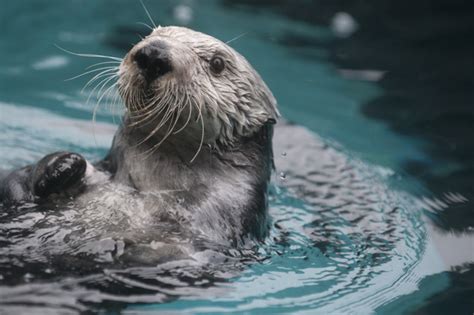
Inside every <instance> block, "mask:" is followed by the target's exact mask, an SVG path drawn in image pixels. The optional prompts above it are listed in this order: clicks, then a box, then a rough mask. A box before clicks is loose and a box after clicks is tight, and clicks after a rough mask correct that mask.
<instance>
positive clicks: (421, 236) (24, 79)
mask: <svg viewBox="0 0 474 315" xmlns="http://www.w3.org/2000/svg"><path fill="white" fill-rule="evenodd" d="M149 2H150V3H148V2H146V4H147V6H148V7H149V9H150V11H151V12H152V14H153V16H154V18H155V20H156V21H157V23H161V24H186V25H189V26H191V27H193V28H196V29H198V30H201V31H204V32H207V33H210V34H212V35H214V36H217V37H219V38H221V39H223V40H231V39H235V40H234V41H233V42H232V45H233V46H234V47H235V48H236V49H237V50H239V51H241V52H242V53H243V54H244V55H245V56H246V57H248V59H249V60H250V61H251V62H252V63H253V64H255V66H256V68H257V69H258V70H259V71H260V72H261V74H262V75H263V77H264V78H265V79H266V81H267V83H268V84H269V86H270V87H271V88H272V90H273V91H274V92H275V94H276V96H277V99H278V100H279V102H280V107H281V109H282V112H283V113H284V114H285V116H286V117H288V118H290V119H291V120H293V121H295V122H297V123H299V124H304V125H306V126H307V127H309V128H310V129H311V130H312V131H313V132H316V133H319V134H320V135H321V138H320V137H318V136H315V135H314V133H313V132H310V131H308V130H306V129H303V128H300V127H297V126H293V125H288V124H281V125H280V126H279V128H278V130H277V131H276V134H275V138H276V139H275V158H276V165H277V170H276V173H275V176H274V178H273V186H272V191H271V193H272V194H271V197H270V213H271V216H272V222H273V225H272V230H271V236H270V237H269V238H268V239H267V241H266V242H265V244H261V246H258V247H257V248H253V249H252V250H248V251H235V250H230V249H228V248H209V249H208V250H206V251H202V252H199V253H196V255H195V256H193V259H183V260H179V261H173V262H167V263H160V264H159V262H156V261H154V262H153V263H152V265H151V266H150V265H149V264H146V263H144V260H143V259H142V260H141V262H139V263H137V261H136V260H135V261H134V262H132V261H130V260H129V259H126V258H127V257H140V256H141V255H142V257H143V256H144V257H148V258H150V257H153V255H154V252H153V248H154V247H156V242H155V243H154V241H156V240H157V239H159V238H160V237H161V236H160V234H159V233H158V234H153V233H151V234H148V233H146V234H147V237H145V238H143V239H141V241H140V243H139V244H130V243H127V242H126V241H125V240H123V239H120V238H102V237H101V236H100V235H94V234H87V233H84V232H87V231H81V230H80V226H79V225H77V224H75V223H77V222H76V221H75V220H74V218H75V216H77V215H84V214H83V213H79V212H78V210H79V209H78V208H75V207H70V208H69V209H67V211H64V209H63V211H60V212H55V211H45V209H41V211H37V210H38V209H36V208H25V209H20V212H17V213H14V214H8V213H6V212H4V211H3V212H2V211H0V308H1V310H2V311H5V312H7V313H13V314H14V313H19V312H21V311H25V312H28V313H34V312H36V313H39V312H41V313H45V312H48V311H49V312H52V313H54V312H56V313H57V312H58V311H63V312H65V313H68V312H69V313H74V312H85V311H87V310H98V309H108V310H111V311H119V310H128V311H130V312H136V313H139V312H148V311H149V312H151V313H153V312H156V311H157V310H161V311H170V312H173V311H183V310H186V311H189V312H193V313H212V312H215V313H222V312H227V311H235V310H236V311H240V312H245V311H248V312H252V311H253V312H256V313H263V312H267V313H273V312H275V311H287V312H296V311H305V312H311V313H314V312H315V310H317V312H318V313H321V314H326V313H328V312H333V313H362V314H367V313H371V312H376V313H381V314H392V313H410V312H416V313H420V314H424V313H425V314H445V313H449V312H456V313H471V312H472V310H473V309H474V306H473V305H472V302H471V299H470V297H472V295H473V288H474V281H473V279H474V277H473V275H472V270H473V268H472V262H473V261H474V257H473V255H474V251H473V250H472V244H473V239H472V227H473V226H474V224H473V223H472V220H473V216H472V208H473V207H472V200H473V197H474V196H473V194H474V192H473V190H472V180H471V177H472V176H471V175H472V161H473V159H472V154H473V152H474V150H473V142H472V141H473V140H472V139H473V138H472V137H468V136H467V135H469V134H472V131H473V130H472V126H474V124H473V121H472V120H473V119H472V115H473V112H472V109H473V107H472V106H471V105H472V100H473V95H472V91H471V89H470V88H469V82H472V81H473V80H472V71H467V69H469V64H470V59H471V56H472V53H473V45H472V42H471V41H468V40H466V38H469V34H470V33H471V31H472V23H473V22H472V21H473V20H472V19H471V17H472V14H471V13H472V5H471V4H470V3H467V2H466V3H464V2H461V1H452V2H450V3H449V4H441V3H439V4H438V1H431V2H430V3H427V2H422V3H410V4H409V5H407V4H403V3H399V2H395V1H384V2H380V3H376V4H370V5H369V4H366V3H362V2H357V1H356V2H352V1H334V2H331V3H328V2H324V3H323V2H322V1H309V2H308V1H305V2H294V1H285V0H278V1H246V0H238V1H224V0H222V1H208V2H199V4H198V3H197V1H192V0H191V1H187V0H183V1H180V2H179V3H178V2H173V1H162V2H161V1H160V2H159V3H158V2H156V3H155V2H151V1H149ZM79 3H80V5H79ZM4 8H5V10H2V11H0V21H2V22H3V21H8V23H6V22H4V23H3V24H4V25H3V24H2V25H3V26H4V28H3V29H4V33H3V36H4V39H5V40H4V41H1V42H0V48H1V49H0V51H1V53H0V54H1V55H2V57H3V58H4V59H5V60H9V63H8V64H7V65H1V66H0V85H1V86H2V87H3V89H2V91H1V94H0V131H1V132H0V143H1V147H0V150H1V154H0V164H1V165H0V167H1V168H11V167H18V166H20V165H24V164H26V163H30V162H32V161H34V160H36V159H38V158H39V157H41V156H43V155H44V154H46V153H48V152H52V151H55V150H59V149H61V150H64V149H67V150H72V151H78V152H81V153H84V154H85V155H86V156H87V157H88V158H89V159H92V160H97V159H100V158H101V157H102V156H103V155H104V154H105V152H106V150H107V148H108V146H109V144H110V142H111V137H112V135H113V132H114V128H115V127H114V126H113V125H111V124H109V123H107V121H111V114H110V113H109V112H108V111H107V109H106V108H102V109H101V111H99V116H98V119H99V122H98V123H97V124H96V125H95V127H94V128H92V127H91V122H90V117H91V114H90V110H91V106H90V105H87V104H86V99H87V93H86V94H81V93H80V90H81V88H82V85H83V84H84V83H85V82H86V81H85V82H84V81H82V82H81V81H80V80H79V81H71V82H63V81H62V80H64V79H67V78H70V77H72V76H74V75H77V74H79V73H81V72H83V71H84V68H85V67H87V66H89V65H90V64H92V63H93V61H92V62H89V61H87V60H81V59H79V58H75V57H74V58H73V57H71V56H69V55H65V54H63V53H62V52H61V51H58V50H57V49H55V48H54V46H53V44H59V45H60V46H62V47H65V48H68V49H71V50H74V51H78V52H91V53H105V54H111V55H114V56H121V55H123V54H124V53H125V52H126V51H127V50H128V49H129V47H130V44H131V43H134V42H136V41H137V40H138V36H137V33H139V34H141V35H145V34H146V32H147V29H146V27H145V26H143V25H141V24H135V22H138V21H140V22H143V21H145V19H146V17H145V15H144V13H143V11H142V8H141V6H140V5H137V6H136V7H135V6H133V5H130V3H129V2H128V1H111V0H102V1H96V2H76V1H72V2H63V1H50V0H48V1H46V0H39V1H32V2H27V1H22V2H16V3H15V2H11V3H5V4H4ZM65 12H67V13H68V16H70V19H64V14H65ZM72 12H74V13H72ZM12 16H15V17H17V18H15V19H13V20H12V19H11V17H12ZM453 17H455V18H453ZM53 21H54V23H53ZM211 21H212V22H211ZM85 22H87V23H85ZM0 23H1V22H0ZM31 29H35V30H36V32H31V31H30V30H31ZM19 34H22V36H19ZM25 41H28V43H29V49H26V50H25V49H24V42H25ZM447 104H448V105H447ZM380 122H382V123H380ZM387 126H388V127H389V129H388V128H387ZM328 139H333V140H336V141H329V140H328ZM350 152H353V153H350ZM357 156H358V157H362V160H365V161H369V162H370V163H366V162H363V161H361V159H359V158H357ZM377 165H382V166H377ZM98 208H100V207H97V209H98ZM94 209H95V207H94ZM94 209H91V210H92V211H93V210H94ZM100 214H102V216H101V215H100ZM100 214H99V215H97V216H96V219H98V220H99V219H100V220H104V219H105V218H104V217H103V215H104V213H100ZM91 215H92V216H94V213H93V212H92V213H91ZM100 220H99V221H100ZM102 222H103V221H102ZM66 223H70V225H69V226H67V224H66ZM99 223H100V222H99ZM65 224H66V226H65ZM76 228H77V229H78V230H75V229H76ZM447 231H455V232H456V233H455V234H449V233H447ZM89 232H94V231H93V230H92V231H89ZM81 235H89V236H90V238H89V239H85V238H81ZM209 247H210V246H209ZM150 249H152V250H151V251H150ZM151 261H153V260H151Z"/></svg>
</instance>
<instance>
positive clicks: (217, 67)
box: [209, 56, 225, 74]
mask: <svg viewBox="0 0 474 315" xmlns="http://www.w3.org/2000/svg"><path fill="white" fill-rule="evenodd" d="M209 64H210V65H211V70H212V72H214V73H215V74H219V73H221V72H222V71H223V70H224V68H225V62H224V59H222V57H220V56H214V57H212V59H211V61H210V62H209Z"/></svg>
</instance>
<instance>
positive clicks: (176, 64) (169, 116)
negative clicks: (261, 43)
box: [118, 27, 278, 146]
mask: <svg viewBox="0 0 474 315" xmlns="http://www.w3.org/2000/svg"><path fill="white" fill-rule="evenodd" d="M118 83H119V92H120V94H121V96H122V98H123V100H124V102H125V104H126V107H127V110H128V113H127V116H128V119H127V120H128V121H129V126H133V127H134V128H139V129H140V130H141V131H143V132H144V133H145V134H146V135H147V138H148V139H157V140H158V141H164V140H165V139H171V140H170V141H173V140H172V139H176V138H186V139H187V140H188V141H194V142H197V143H199V142H200V144H201V145H202V144H208V145H211V146H212V145H216V144H219V145H232V143H234V142H235V141H236V140H238V139H239V138H241V137H248V136H251V135H252V134H253V133H255V132H256V131H258V130H259V129H260V128H261V127H262V126H263V125H264V124H265V123H267V122H268V121H275V119H276V118H277V116H278V111H277V108H276V101H275V99H274V97H273V95H272V93H271V92H270V90H269V89H268V87H267V86H266V85H265V83H264V82H263V80H262V79H261V78H260V76H259V75H258V73H257V72H256V71H255V70H254V69H253V68H252V66H251V65H250V64H249V63H248V62H247V60H246V59H245V58H244V57H242V56H241V55H240V54H239V53H237V52H236V51H235V50H234V49H232V48H231V47H229V46H228V45H226V44H225V43H223V42H221V41H219V40H217V39H215V38H213V37H211V36H209V35H205V34H203V33H199V32H196V31H192V30H190V29H187V28H183V27H158V28H156V29H154V30H153V32H152V33H151V34H150V35H148V36H147V37H146V38H144V39H143V40H142V41H141V42H139V43H138V44H136V45H135V46H134V47H133V48H132V49H131V50H130V52H129V53H128V54H127V55H126V57H125V58H124V59H123V61H122V63H121V65H120V70H119V82H118ZM160 139H161V140H160Z"/></svg>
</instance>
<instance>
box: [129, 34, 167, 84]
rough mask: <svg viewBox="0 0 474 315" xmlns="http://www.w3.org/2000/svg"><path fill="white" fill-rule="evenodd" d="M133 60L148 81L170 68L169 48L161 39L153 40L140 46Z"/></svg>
mask: <svg viewBox="0 0 474 315" xmlns="http://www.w3.org/2000/svg"><path fill="white" fill-rule="evenodd" d="M133 60H134V62H135V63H136V64H137V66H138V68H139V69H140V71H141V73H142V74H143V76H144V77H145V79H146V80H147V81H148V82H151V81H153V80H155V79H157V78H159V77H161V76H162V75H164V74H166V73H168V72H170V71H171V70H172V66H171V58H170V54H169V49H168V47H167V45H166V43H164V42H162V41H154V42H152V43H150V44H148V45H147V46H144V47H142V48H140V49H139V50H138V51H137V52H136V53H135V55H134V56H133Z"/></svg>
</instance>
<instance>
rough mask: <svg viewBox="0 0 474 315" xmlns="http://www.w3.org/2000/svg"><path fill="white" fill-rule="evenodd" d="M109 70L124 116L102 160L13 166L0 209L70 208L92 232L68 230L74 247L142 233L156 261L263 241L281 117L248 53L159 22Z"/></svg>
mask: <svg viewBox="0 0 474 315" xmlns="http://www.w3.org/2000/svg"><path fill="white" fill-rule="evenodd" d="M116 76H117V78H118V80H117V83H116V84H117V88H118V92H119V94H120V96H121V98H122V100H123V103H124V104H125V107H126V113H125V116H124V118H123V122H122V124H121V126H120V127H119V129H118V131H117V132H116V134H115V137H114V140H113V144H112V147H111V149H110V151H109V153H108V155H107V156H106V157H105V159H104V160H102V161H100V162H98V163H95V164H92V163H90V162H88V161H86V160H85V159H84V158H83V157H82V156H81V155H80V154H79V153H72V152H57V153H53V154H50V155H47V156H46V157H44V158H43V159H41V160H40V161H39V162H38V163H36V164H35V165H30V166H26V167H24V168H22V169H19V170H16V171H13V172H12V173H10V174H9V175H7V176H6V177H4V178H3V180H2V181H1V184H0V201H1V202H2V203H3V204H4V208H8V209H10V210H8V211H17V210H15V209H18V205H22V204H25V203H35V204H39V205H41V204H46V205H48V207H49V209H50V208H54V209H55V210H54V211H56V212H58V211H63V210H64V208H66V209H72V208H74V215H72V216H70V217H68V218H67V219H65V220H66V221H67V222H69V223H71V224H73V225H74V226H75V227H84V229H85V230H86V231H87V232H86V233H85V234H81V233H80V232H77V233H76V230H74V233H71V235H75V236H74V237H71V235H68V236H69V238H68V240H69V241H70V242H71V244H76V245H77V246H79V247H80V246H82V245H81V244H82V243H84V240H83V239H87V238H88V237H89V238H88V239H89V240H94V241H103V240H106V239H115V240H116V239H117V238H121V239H124V240H125V243H127V242H132V243H147V241H143V240H144V239H146V240H151V241H150V244H151V245H150V246H151V247H152V248H153V249H157V248H158V249H161V250H162V252H163V253H165V252H166V254H163V255H161V258H162V257H163V256H167V257H171V258H173V257H178V256H179V257H183V256H186V255H188V254H189V253H191V252H193V247H194V246H197V245H195V244H197V243H199V242H198V241H196V240H205V242H206V243H209V242H211V243H213V244H216V246H218V245H225V246H229V245H230V246H232V247H239V246H244V245H245V244H246V243H247V241H248V240H262V239H263V238H265V236H266V233H267V229H268V222H267V221H268V220H267V186H268V182H269V179H270V175H271V171H272V167H273V156H272V154H273V153H272V130H273V125H274V124H275V122H276V121H277V118H278V116H279V114H278V110H277V106H276V101H275V98H274V97H273V95H272V93H271V91H270V90H269V88H268V87H267V86H266V84H265V83H264V82H263V80H262V79H261V77H260V76H259V74H258V73H257V72H256V71H255V70H254V69H253V68H252V66H251V65H250V64H249V63H248V62H247V60H246V59H245V58H244V57H243V56H241V55H240V54H239V53H237V52H236V51H235V50H234V49H232V48H231V47H229V46H228V45H226V44H225V43H223V42H221V41H219V40H217V39H215V38H213V37H211V36H209V35H206V34H203V33H200V32H196V31H193V30H190V29H188V28H184V27H174V26H171V27H157V28H155V29H154V30H153V31H152V33H151V34H150V35H148V36H147V37H146V38H144V39H143V40H142V41H140V42H139V43H138V44H136V45H135V46H134V47H133V48H132V49H131V50H130V51H129V52H128V54H127V55H126V56H125V57H124V58H123V60H122V61H121V63H120V67H119V69H118V72H117V73H116ZM71 198H72V199H71ZM71 204H72V205H71ZM58 205H59V206H58ZM5 206H7V207H5ZM78 209H79V210H78ZM55 215H56V217H55V220H56V221H55V222H56V223H59V224H61V220H58V219H57V214H55ZM78 230H79V231H80V230H81V229H78ZM91 231H92V232H91ZM84 235H86V236H87V237H86V236H84ZM177 235H178V236H177ZM138 239H139V240H140V241H137V240H138ZM189 240H191V241H190V242H191V243H193V245H189V242H187V241H189ZM81 242H82V243H81ZM153 242H154V243H153ZM125 243H124V244H125ZM152 243H153V244H154V245H153V244H152ZM181 243H182V244H183V245H182V246H175V245H176V244H181ZM147 244H148V243H147ZM157 244H158V245H157ZM76 245H74V246H76ZM114 246H115V247H114V250H115V253H117V252H120V251H119V250H117V245H114ZM124 246H125V245H124ZM170 246H171V247H170ZM119 247H120V246H119ZM81 248H82V247H81ZM158 251H159V250H158ZM140 252H141V253H143V251H140ZM122 253H123V251H122ZM133 255H134V254H131V256H133ZM129 256H130V255H129ZM161 258H160V259H161ZM158 260H159V259H158Z"/></svg>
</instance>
